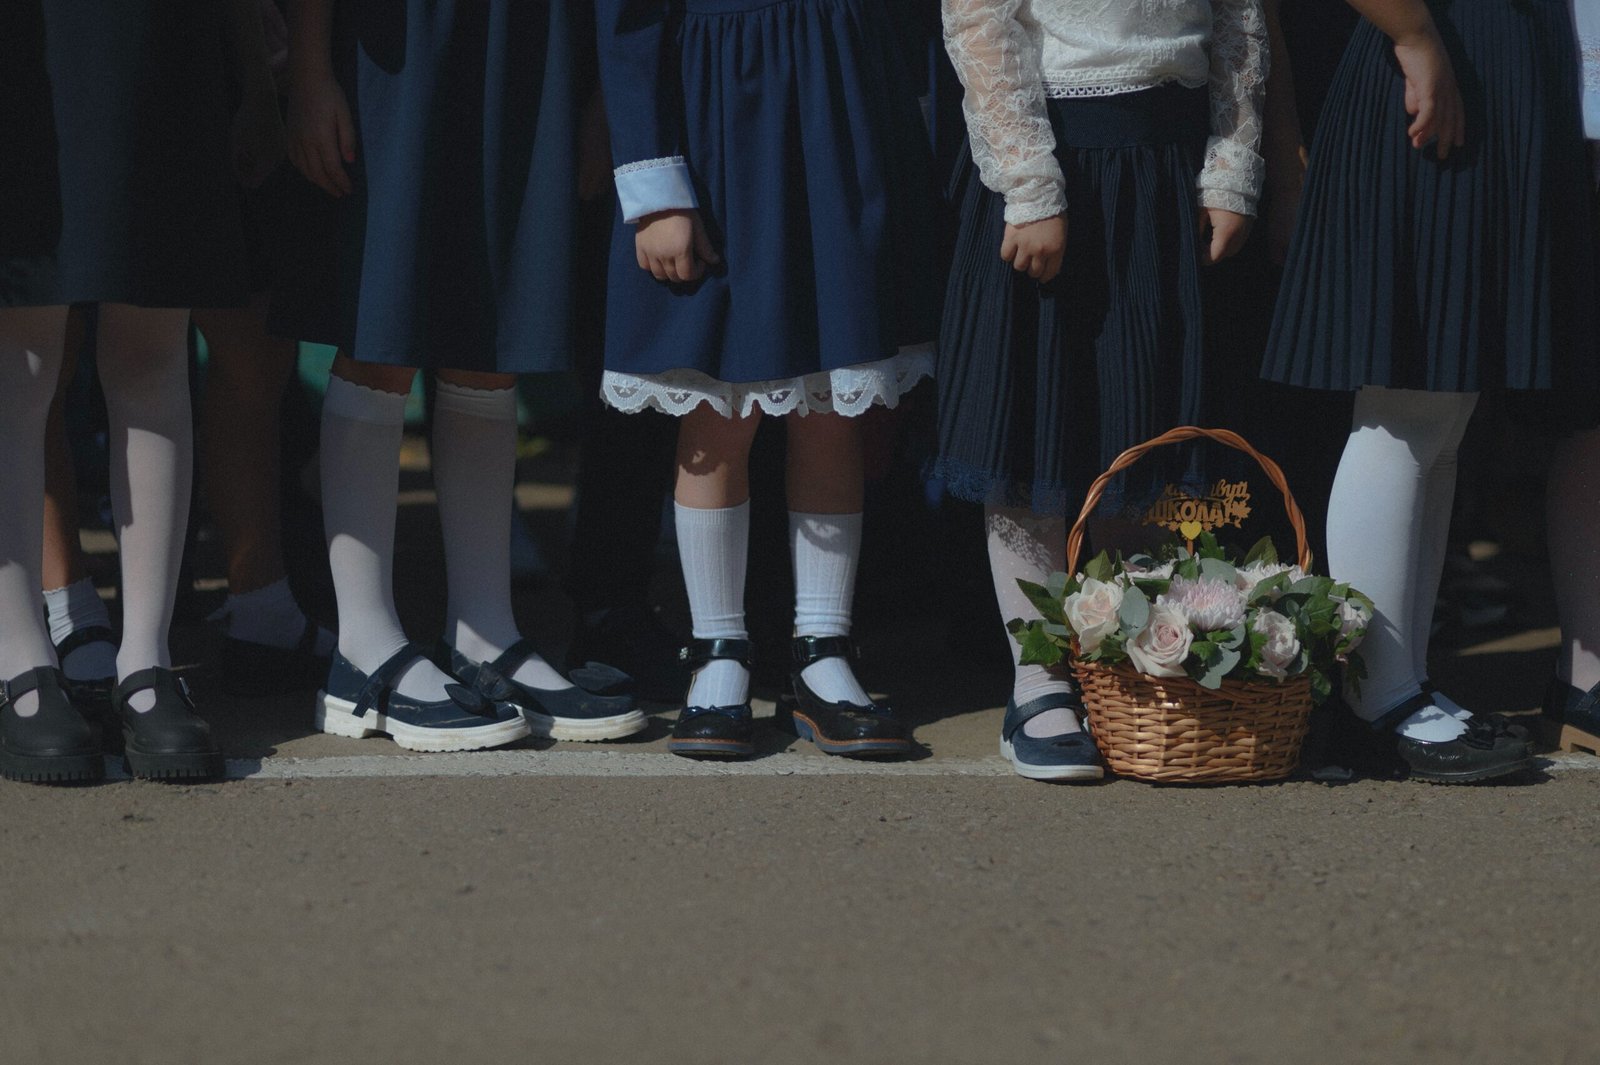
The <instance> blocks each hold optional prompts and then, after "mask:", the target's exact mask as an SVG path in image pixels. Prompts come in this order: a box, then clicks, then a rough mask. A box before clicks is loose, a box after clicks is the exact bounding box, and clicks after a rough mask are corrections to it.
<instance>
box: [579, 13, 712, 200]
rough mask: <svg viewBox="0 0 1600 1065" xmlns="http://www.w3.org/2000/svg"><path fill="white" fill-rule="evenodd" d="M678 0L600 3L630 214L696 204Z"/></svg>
mask: <svg viewBox="0 0 1600 1065" xmlns="http://www.w3.org/2000/svg"><path fill="white" fill-rule="evenodd" d="M676 8H677V5H676V4H675V3H674V2H673V0H595V18H596V31H597V37H598V44H599V50H600V84H601V89H602V91H603V92H604V93H605V100H606V119H607V121H608V122H609V123H610V127H611V156H612V159H613V160H614V161H615V164H616V175H615V176H616V182H617V197H618V199H620V200H621V202H622V217H623V219H624V220H625V221H628V222H636V221H638V220H639V219H640V218H643V217H644V216H645V215H648V214H654V213H655V212H657V211H666V210H671V209H674V208H688V207H696V206H698V203H697V202H696V200H695V195H694V184H693V182H692V181H691V179H690V174H689V164H688V161H687V160H686V159H685V158H684V155H683V91H682V85H681V74H680V68H679V66H678V43H677V14H676Z"/></svg>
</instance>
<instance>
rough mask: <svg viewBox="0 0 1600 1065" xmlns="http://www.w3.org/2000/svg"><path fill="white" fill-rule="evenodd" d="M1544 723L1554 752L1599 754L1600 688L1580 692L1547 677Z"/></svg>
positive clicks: (1579, 689) (1560, 681)
mask: <svg viewBox="0 0 1600 1065" xmlns="http://www.w3.org/2000/svg"><path fill="white" fill-rule="evenodd" d="M1544 720H1545V725H1546V727H1547V728H1548V729H1549V732H1550V740H1551V743H1552V745H1553V746H1554V747H1555V748H1556V750H1558V751H1581V752H1583V753H1585V754H1600V684H1597V685H1595V686H1594V687H1593V688H1590V689H1589V690H1588V691H1584V690H1583V689H1582V688H1574V687H1573V686H1572V685H1570V684H1568V683H1567V682H1566V681H1564V680H1562V679H1561V678H1560V677H1551V678H1550V687H1549V689H1548V691H1546V693H1545V698H1544Z"/></svg>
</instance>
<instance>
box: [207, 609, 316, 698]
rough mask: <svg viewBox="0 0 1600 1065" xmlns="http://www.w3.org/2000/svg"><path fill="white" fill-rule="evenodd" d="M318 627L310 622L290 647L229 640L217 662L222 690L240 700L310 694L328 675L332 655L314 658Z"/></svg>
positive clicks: (229, 638) (234, 638)
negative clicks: (302, 693)
mask: <svg viewBox="0 0 1600 1065" xmlns="http://www.w3.org/2000/svg"><path fill="white" fill-rule="evenodd" d="M321 632H322V627H321V626H319V625H318V624H317V623H316V622H315V621H312V620H311V619H310V618H307V619H306V626H305V628H304V629H302V630H301V632H300V640H299V642H297V643H296V644H295V645H294V646H293V647H274V646H272V645H271V644H266V643H256V642H255V641H253V640H241V639H239V638H237V637H235V636H229V637H228V638H227V639H225V640H224V641H223V642H222V654H221V655H220V657H219V658H218V660H217V669H218V672H219V674H220V675H221V680H222V690H223V691H225V692H227V693H228V694H229V695H233V696H238V697H240V698H244V699H260V698H264V697H266V696H269V695H288V694H290V693H292V692H299V691H314V690H315V689H317V688H319V687H321V686H322V678H324V677H326V676H327V675H328V668H329V666H330V665H331V664H332V658H333V656H332V655H319V654H317V637H318V636H319V635H320V634H321Z"/></svg>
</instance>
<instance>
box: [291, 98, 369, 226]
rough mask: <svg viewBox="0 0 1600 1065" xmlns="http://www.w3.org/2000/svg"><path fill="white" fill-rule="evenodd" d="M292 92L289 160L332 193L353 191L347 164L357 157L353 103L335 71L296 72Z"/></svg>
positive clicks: (337, 194) (339, 193)
mask: <svg viewBox="0 0 1600 1065" xmlns="http://www.w3.org/2000/svg"><path fill="white" fill-rule="evenodd" d="M293 81H294V84H293V85H292V86H291V89H290V92H289V161H290V162H292V163H294V165H295V167H296V168H297V169H298V170H299V171H300V173H302V174H304V175H305V176H306V177H307V178H308V179H309V180H310V181H311V183H312V184H314V185H316V186H317V187H318V188H320V189H322V190H323V191H324V192H326V193H327V194H328V195H330V196H348V195H349V194H350V191H351V188H352V186H351V184H350V175H349V174H348V173H347V172H346V171H345V164H346V163H353V162H355V159H356V133H355V124H354V123H353V122H351V120H350V103H349V101H347V100H346V99H345V96H344V90H343V89H342V88H340V87H339V83H338V81H336V80H334V77H333V73H332V72H331V71H325V72H317V73H312V74H303V73H301V72H298V71H297V72H296V75H295V77H294V79H293Z"/></svg>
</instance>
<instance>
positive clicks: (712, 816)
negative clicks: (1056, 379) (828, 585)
mask: <svg viewBox="0 0 1600 1065" xmlns="http://www.w3.org/2000/svg"><path fill="white" fill-rule="evenodd" d="M546 487H548V486H546ZM407 490H408V491H410V492H414V493H415V494H414V495H411V496H408V497H407V503H406V506H405V507H403V508H402V510H403V514H402V543H403V544H410V545H411V546H409V547H408V548H407V550H408V551H410V552H413V554H412V555H410V556H408V557H407V558H404V559H402V564H401V567H400V569H401V573H402V575H403V584H402V589H401V593H402V594H401V598H402V603H403V606H404V609H405V610H406V611H407V613H408V615H410V616H411V618H412V619H413V620H414V621H416V623H417V624H418V625H419V626H421V627H422V631H423V634H426V632H427V629H426V625H427V624H429V622H430V617H429V615H430V610H429V607H430V604H436V603H437V601H438V600H437V598H436V596H437V593H438V589H437V567H436V566H431V565H429V564H427V561H426V558H427V554H426V553H427V552H428V551H429V550H436V548H437V545H436V544H433V545H431V546H430V545H429V539H428V536H429V528H430V522H431V521H432V518H431V508H430V507H429V503H430V501H431V500H430V498H429V496H428V495H427V493H426V491H425V488H420V487H418V486H417V485H415V484H413V483H410V482H408V489H407ZM541 493H542V494H541ZM562 505H564V497H562V496H561V493H560V492H559V491H555V490H554V489H551V490H550V491H544V490H542V489H539V488H538V487H537V486H534V487H533V488H530V489H526V490H525V491H524V506H525V507H526V508H527V510H528V512H529V515H530V517H531V518H532V519H533V520H534V523H535V529H536V531H538V532H539V533H540V534H541V535H543V536H545V537H546V538H547V540H548V541H549V542H552V543H554V542H557V541H558V540H559V507H560V506H562ZM408 529H409V530H410V533H409V534H408V531H407V530H408ZM432 535H434V536H436V532H435V533H433V534H432ZM1480 553H1482V554H1486V553H1487V552H1480ZM1529 566H1536V562H1534V561H1530V560H1528V559H1519V558H1501V559H1499V560H1498V561H1495V562H1492V563H1491V564H1489V565H1487V566H1486V567H1484V573H1479V574H1478V575H1477V577H1475V578H1474V579H1478V578H1481V577H1483V576H1484V575H1485V573H1487V574H1488V575H1490V576H1493V575H1495V574H1498V575H1499V576H1501V577H1505V576H1507V575H1509V576H1511V577H1513V578H1515V577H1516V575H1517V574H1518V573H1519V572H1521V570H1519V567H1521V569H1522V570H1525V569H1526V568H1527V567H1529ZM1497 567H1498V568H1497ZM207 572H208V570H207V565H206V564H205V560H204V559H202V566H201V576H202V579H206V578H207ZM210 579H212V580H214V577H212V578H210ZM1468 583H1469V584H1470V582H1468ZM1469 591H1470V589H1469ZM519 608H520V609H521V610H522V612H523V615H524V618H525V620H526V621H527V623H528V627H529V628H530V629H531V630H533V631H534V632H536V633H538V634H539V635H540V636H542V637H544V638H546V639H549V640H558V639H559V637H560V635H561V633H562V632H564V630H565V626H566V624H567V621H566V618H565V615H564V610H565V607H564V606H563V605H562V600H561V597H560V596H559V595H557V594H555V593H554V591H553V590H552V589H549V588H542V589H541V588H534V589H531V590H529V591H528V592H526V593H525V594H524V595H523V596H522V597H521V599H520V600H519ZM1491 613H1492V612H1491ZM1480 620H1481V619H1480ZM435 623H436V622H435ZM1549 623H1550V618H1549V616H1548V606H1547V603H1545V602H1544V601H1543V600H1541V599H1540V598H1539V597H1538V596H1537V595H1535V596H1533V597H1532V598H1531V599H1529V600H1528V601H1524V602H1515V603H1513V605H1512V608H1511V609H1510V610H1509V612H1508V613H1507V614H1506V615H1505V616H1504V617H1498V618H1496V619H1494V620H1492V621H1491V622H1489V623H1487V624H1484V623H1479V624H1475V625H1473V626H1468V627H1463V628H1462V629H1461V630H1460V631H1455V632H1447V633H1445V634H1444V635H1443V636H1442V638H1441V653H1440V658H1439V660H1438V662H1436V673H1437V675H1438V676H1439V678H1440V680H1441V682H1442V683H1443V684H1444V686H1445V687H1446V689H1447V690H1450V691H1452V692H1453V693H1456V694H1457V695H1458V697H1461V698H1464V699H1466V700H1467V701H1468V702H1469V705H1474V706H1477V707H1482V708H1494V709H1512V710H1521V709H1526V708H1528V707H1531V706H1533V705H1534V704H1535V703H1536V702H1537V699H1538V690H1539V688H1540V687H1541V686H1542V683H1543V678H1544V676H1545V675H1546V671H1547V669H1548V664H1549V646H1550V641H1551V635H1550V631H1549ZM873 628H874V629H875V631H876V635H875V636H874V637H873V639H874V641H875V646H874V647H873V648H872V650H873V654H872V655H871V656H870V657H871V660H872V661H873V662H874V669H875V672H874V673H873V674H871V675H870V677H871V679H872V681H873V682H874V686H892V687H893V690H894V692H895V695H896V698H897V701H898V702H899V703H900V705H901V706H902V708H903V710H904V712H905V713H906V715H907V716H908V717H909V718H910V719H911V720H912V721H914V722H915V723H916V725H917V728H918V735H919V737H920V739H921V740H922V741H923V743H924V744H925V745H926V747H927V751H926V752H925V754H924V756H923V757H922V758H920V759H919V760H917V761H914V762H911V763H909V764H906V765H903V766H898V767H866V768H859V769H858V771H852V772H848V773H841V772H839V771H840V770H841V769H844V768H852V767H841V766H839V765H838V764H837V763H835V762H833V761H831V760H826V759H823V758H822V757H821V756H819V755H816V754H815V753H814V752H811V751H810V750H809V749H806V748H803V747H801V746H799V745H795V744H793V743H791V742H788V741H786V740H785V739H784V738H782V737H780V736H778V735H776V734H775V733H773V734H769V735H768V737H767V739H766V740H765V741H764V744H763V748H762V755H763V757H760V758H758V759H756V760H754V761H753V762H751V763H748V764H747V765H745V766H742V767H739V768H736V769H734V770H731V771H727V772H719V771H717V770H715V769H708V768H699V767H694V766H692V765H690V764H689V763H685V762H682V761H681V760H677V759H673V758H671V757H670V756H668V755H666V754H664V753H663V751H662V736H663V735H664V732H665V725H664V724H663V723H661V721H660V719H659V718H658V719H657V720H656V721H655V722H654V723H653V725H652V728H651V730H650V731H648V732H647V733H645V734H644V735H643V736H642V737H640V738H639V739H637V740H634V741H630V742H627V743H622V744H617V745H611V746H607V747H603V748H597V747H584V746H580V745H567V744H560V745H554V746H539V745H528V746H524V747H522V748H519V749H515V750H511V751H507V752H499V753H494V754H490V755H481V756H433V757H430V758H412V757H404V756H403V753H402V752H398V751H397V750H396V749H395V748H394V747H392V746H391V745H388V744H386V743H384V742H383V741H378V740H368V741H360V742H351V741H339V740H335V739H332V738H329V737H323V736H316V735H312V734H310V732H309V724H308V723H309V707H310V695H309V693H306V694H302V695H297V696H292V697H286V698H283V699H275V700H263V701H253V702H244V701H236V702H230V701H228V700H226V699H224V698H222V697H221V696H220V694H219V693H218V691H217V689H216V687H215V683H214V678H212V677H210V676H208V674H207V673H206V672H205V670H204V669H203V668H196V669H195V670H194V671H193V674H192V675H193V676H194V678H195V682H196V686H197V688H198V689H199V691H200V694H201V697H202V701H203V703H204V705H205V706H206V707H207V710H208V713H209V714H210V716H212V718H213V719H214V721H215V722H216V725H217V728H218V730H219V733H220V734H221V736H222V737H223V739H224V742H225V744H226V746H227V749H228V753H229V755H230V757H231V761H230V772H231V773H232V775H233V776H235V777H237V778H241V779H235V780H231V781H229V782H225V783H220V784H213V785H205V786H196V787H166V786H158V785H151V784H144V783H133V782H128V781H113V782H108V783H106V784H104V785H100V786H96V787H88V788H71V789H42V788H28V787H22V786H5V787H0V810H3V811H4V816H3V817H0V854H3V855H4V856H5V860H4V861H3V862H0V901H3V908H0V1047H3V1048H4V1049H3V1050H0V1062H6V1063H9V1062H18V1063H22V1062H41V1063H54V1062H69V1061H70V1062H74V1063H76V1062H80V1061H84V1060H94V1059H96V1058H102V1057H105V1058H109V1057H113V1056H114V1057H116V1058H117V1059H119V1060H125V1061H133V1062H146V1061H148V1062H153V1063H154V1062H160V1063H186V1062H206V1063H229V1062H279V1061H282V1062H294V1063H297V1065H298V1063H304V1062H323V1061H329V1062H353V1063H364V1062H369V1061H370V1062H385V1063H388V1062H425V1063H432V1062H439V1061H450V1060H455V1061H502V1060H530V1061H538V1062H552V1063H565V1062H574V1063H587V1062H597V1061H629V1062H646V1063H649V1062H674V1063H675V1062H696V1063H717V1062H730V1063H732V1062H737V1063H746V1062H751V1061H762V1062H776V1063H786V1062H817V1061H827V1062H917V1063H941V1062H952V1063H955V1062H959V1063H983V1065H987V1063H990V1062H1010V1061H1035V1060H1063V1061H1079V1060H1085V1061H1087V1060H1101V1061H1114V1062H1122V1061H1127V1062H1146V1061H1164V1060H1183V1061H1196V1062H1263V1063H1276V1062H1280V1061H1282V1060H1284V1059H1286V1058H1288V1059H1292V1060H1308V1061H1314V1062H1320V1061H1329V1062H1352V1061H1353V1062H1369V1061H1370V1062H1383V1063H1390V1062H1397V1061H1400V1062H1441V1063H1442V1062H1463V1061H1465V1062H1478V1061H1482V1062H1508V1061H1509V1062H1521V1061H1528V1062H1588V1061H1595V1060H1600V1049H1597V1047H1600V1013H1597V1012H1596V1011H1595V1009H1594V1003H1595V1002H1596V1001H1597V997H1596V996H1597V992H1600V986H1597V985H1600V978H1597V971H1600V969H1597V966H1596V965H1595V963H1594V959H1595V956H1596V951H1597V946H1600V942H1597V939H1596V931H1595V925H1594V922H1593V920H1592V913H1593V904H1594V899H1595V893H1596V885H1597V883H1600V853H1597V847H1600V760H1595V759H1563V760H1557V761H1553V762H1548V763H1546V766H1547V769H1546V771H1542V772H1541V773H1539V774H1537V775H1535V776H1532V777H1530V778H1529V779H1527V780H1525V781H1521V782H1519V783H1518V784H1516V785H1513V786H1506V787H1480V788H1431V787H1428V786H1426V785H1420V784H1400V783H1378V782H1370V781H1358V782H1355V783H1351V784H1344V785H1329V784H1320V783H1314V782H1310V781H1296V782H1292V783H1288V784H1285V785H1280V786H1265V787H1238V788H1221V789H1198V790H1191V789H1181V788H1151V787H1147V786H1143V785H1139V784H1134V783H1129V782H1117V783H1108V784H1105V785H1102V786H1098V787H1087V788H1084V787H1073V788H1065V787H1050V786H1045V785H1037V784H1031V783H1029V782H1026V781H1022V780H1019V779H1016V778H1014V777H1012V776H1010V775H1008V773H1007V772H1006V769H1005V767H1004V765H1003V764H1002V763H1001V762H1000V761H999V760H998V758H997V757H996V756H995V753H994V743H995V736H996V732H997V729H998V721H999V712H998V710H997V708H996V707H995V705H994V704H995V702H996V701H997V692H998V689H997V687H996V678H995V674H994V673H993V672H992V670H990V671H985V670H983V669H981V668H978V667H976V666H974V665H973V664H972V663H970V662H968V661H966V660H965V659H961V658H955V657H951V656H950V655H949V654H948V653H947V652H946V651H945V650H944V649H943V648H942V647H940V646H939V645H937V644H932V643H930V641H929V638H928V637H927V636H926V633H925V631H924V630H923V629H919V628H916V627H914V626H912V625H909V624H908V625H904V626H900V627H898V628H895V627H885V626H881V625H880V626H874V627H873ZM908 634H909V636H908ZM910 636H915V637H916V638H915V639H913V638H910ZM209 639H210V637H208V636H207V635H206V634H205V633H204V631H203V630H202V629H200V628H199V627H197V626H193V625H189V626H185V627H183V628H182V629H181V630H180V633H179V644H180V650H182V651H183V657H184V659H185V661H187V662H200V661H203V660H204V658H205V654H206V651H207V649H208V643H207V641H208V640H209ZM930 648H931V649H932V650H933V651H935V652H937V653H930ZM762 709H763V710H770V705H769V704H763V705H762Z"/></svg>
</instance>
